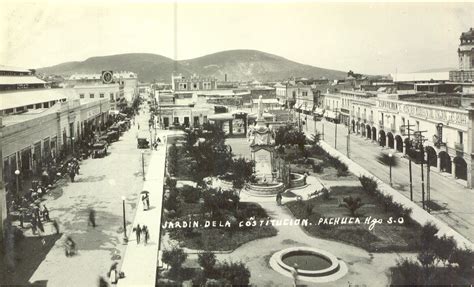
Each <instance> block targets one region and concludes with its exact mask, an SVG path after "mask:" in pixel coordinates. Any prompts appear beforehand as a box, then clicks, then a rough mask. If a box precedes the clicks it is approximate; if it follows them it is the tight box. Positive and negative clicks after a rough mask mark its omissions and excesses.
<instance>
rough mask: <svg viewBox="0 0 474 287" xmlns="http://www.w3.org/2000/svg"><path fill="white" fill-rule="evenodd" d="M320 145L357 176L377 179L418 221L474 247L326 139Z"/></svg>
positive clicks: (458, 241)
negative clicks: (332, 145)
mask: <svg viewBox="0 0 474 287" xmlns="http://www.w3.org/2000/svg"><path fill="white" fill-rule="evenodd" d="M319 145H320V146H321V147H322V148H323V149H324V150H325V151H327V152H328V153H329V154H330V155H332V156H334V157H337V158H339V160H340V161H342V162H343V163H345V164H346V165H347V166H348V167H349V171H351V172H352V173H353V174H355V175H356V176H367V177H372V178H374V179H375V180H376V181H377V184H378V188H379V190H380V191H381V192H382V193H383V194H386V195H391V196H392V198H393V201H395V202H398V203H399V204H402V205H403V206H404V207H405V208H410V209H411V210H412V213H411V218H412V219H413V220H415V221H416V222H418V223H419V224H421V225H424V224H426V223H428V222H431V223H432V224H434V225H435V226H436V227H437V228H438V229H439V232H438V235H441V236H442V235H444V234H445V235H446V236H452V237H453V238H454V240H456V242H457V244H458V247H461V248H462V247H464V246H466V247H468V248H470V249H473V248H474V244H473V243H472V242H471V241H469V240H468V239H467V238H465V237H464V236H462V235H461V234H460V233H458V232H457V231H455V230H453V229H452V228H451V227H449V226H448V225H447V224H446V223H444V222H443V221H441V220H439V219H438V218H436V217H434V216H433V215H431V214H430V213H428V212H427V211H426V210H424V209H423V208H421V207H420V206H418V205H416V204H415V203H414V202H412V201H411V200H410V199H409V198H407V197H405V196H404V195H403V194H401V193H400V192H398V191H397V190H395V189H393V188H392V187H391V186H390V185H388V184H386V183H385V182H383V181H381V180H380V179H379V178H377V177H376V176H374V175H373V174H372V173H370V172H369V171H367V170H366V169H364V168H363V167H361V166H360V165H358V164H357V163H355V162H353V161H352V160H350V159H348V158H347V156H345V155H344V154H342V153H341V152H339V151H337V150H335V149H334V148H333V147H331V146H330V145H328V144H327V143H325V142H324V141H320V142H319Z"/></svg>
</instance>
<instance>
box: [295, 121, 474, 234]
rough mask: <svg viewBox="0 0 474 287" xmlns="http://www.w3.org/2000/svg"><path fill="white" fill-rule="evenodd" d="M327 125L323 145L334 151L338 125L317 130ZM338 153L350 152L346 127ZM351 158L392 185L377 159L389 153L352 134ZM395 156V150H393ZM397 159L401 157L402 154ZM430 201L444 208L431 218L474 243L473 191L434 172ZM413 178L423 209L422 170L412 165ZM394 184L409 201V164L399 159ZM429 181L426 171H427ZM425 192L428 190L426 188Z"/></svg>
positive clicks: (310, 123)
mask: <svg viewBox="0 0 474 287" xmlns="http://www.w3.org/2000/svg"><path fill="white" fill-rule="evenodd" d="M323 125H324V141H325V142H327V143H328V144H330V145H331V146H333V147H334V138H335V125H334V124H333V123H330V122H327V121H322V122H317V123H316V128H317V130H318V131H319V132H322V126H323ZM303 131H305V132H307V133H310V134H311V133H314V122H313V121H308V126H307V127H306V126H305V127H303ZM336 144H337V149H338V150H339V151H341V152H342V153H344V154H346V152H347V128H346V127H345V126H344V125H338V127H337V143H336ZM349 147H350V152H349V155H350V158H351V159H352V160H353V161H355V162H356V163H358V164H360V165H361V166H362V167H364V168H365V169H367V170H368V171H370V172H371V173H372V174H374V175H375V176H377V177H378V178H380V179H381V180H383V181H385V182H387V183H389V182H390V180H389V168H388V167H387V166H385V165H383V164H381V163H379V162H378V161H377V160H376V158H377V156H378V155H379V154H380V153H381V152H382V151H384V152H387V153H388V152H389V149H386V148H385V149H383V148H382V147H380V146H379V145H378V144H377V143H375V142H372V141H371V140H369V139H366V138H364V137H362V136H359V135H356V134H351V136H350V144H349ZM390 151H391V152H393V150H390ZM397 155H399V156H401V153H398V154H397ZM430 174H431V176H430V178H431V200H432V201H435V202H436V203H437V204H438V205H440V206H442V207H444V209H443V210H440V211H432V214H434V215H435V216H437V217H438V218H439V219H441V220H442V221H444V222H445V223H447V224H448V225H449V226H451V227H452V228H453V229H454V230H456V231H457V232H459V233H461V234H462V235H464V236H465V237H466V238H468V239H469V240H470V241H471V242H474V210H473V208H472V207H473V205H472V202H474V191H473V190H471V189H467V188H465V187H464V186H462V185H461V184H460V183H459V182H457V181H456V180H454V179H453V178H452V177H451V176H450V175H447V174H446V173H444V174H440V173H438V172H434V171H433V169H431V173H430ZM412 175H413V198H414V201H415V202H417V204H419V205H420V206H421V205H422V203H421V168H420V166H419V165H415V164H414V163H412ZM392 181H393V183H394V188H396V189H397V190H399V191H400V192H401V193H402V194H403V195H405V196H406V197H409V196H410V187H409V171H408V161H407V160H406V159H402V158H401V159H400V160H399V165H398V166H397V167H394V168H393V169H392ZM425 181H426V168H425ZM425 191H426V188H425Z"/></svg>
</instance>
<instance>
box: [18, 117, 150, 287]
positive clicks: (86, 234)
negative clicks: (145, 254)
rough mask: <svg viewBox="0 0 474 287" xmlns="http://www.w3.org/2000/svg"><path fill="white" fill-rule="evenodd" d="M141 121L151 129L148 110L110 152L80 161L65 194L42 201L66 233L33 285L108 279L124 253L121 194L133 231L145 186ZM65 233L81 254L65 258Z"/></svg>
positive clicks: (93, 283)
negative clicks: (93, 221)
mask: <svg viewBox="0 0 474 287" xmlns="http://www.w3.org/2000/svg"><path fill="white" fill-rule="evenodd" d="M137 122H139V123H140V125H141V126H142V127H147V124H148V114H144V113H143V112H142V113H141V114H140V115H139V116H137V117H136V123H135V126H134V125H132V127H131V129H130V130H128V131H126V132H125V133H124V135H123V136H122V137H121V138H120V140H119V141H118V142H115V143H112V145H111V146H110V147H109V149H108V152H109V155H107V156H106V157H104V158H96V159H90V158H89V159H87V160H84V161H82V162H81V166H80V174H79V175H78V176H77V177H76V182H74V183H71V182H68V183H67V184H66V185H65V186H64V187H63V188H62V194H59V196H58V197H57V198H55V197H51V198H49V199H48V200H47V201H45V202H44V203H45V204H46V205H47V207H48V208H49V210H50V215H51V218H52V219H56V220H57V221H58V223H59V228H60V232H61V233H62V237H61V238H60V239H59V240H57V241H56V243H55V244H54V246H53V247H52V249H51V250H50V251H49V253H48V254H47V255H46V257H45V259H44V260H43V261H42V262H41V264H40V265H39V266H38V268H37V269H36V271H35V272H34V274H33V276H32V277H31V278H30V279H29V281H30V282H31V283H34V282H38V283H40V284H44V283H46V284H47V285H48V286H97V282H98V278H99V276H104V277H106V273H107V271H108V270H109V267H110V265H111V264H112V263H113V262H114V261H113V259H115V260H120V258H121V257H122V256H123V254H124V251H125V247H126V245H123V215H122V197H125V202H126V206H125V209H126V220H127V225H128V226H127V230H128V231H129V232H130V230H131V222H133V219H134V216H135V210H136V207H137V202H138V201H139V199H138V195H139V193H140V191H141V189H142V186H143V179H142V158H141V154H140V150H138V149H137V146H136V131H137ZM149 153H150V151H149V150H146V151H145V154H144V159H145V168H146V164H147V161H148V155H149ZM91 209H94V210H95V212H96V223H97V226H96V227H95V228H94V227H92V226H89V225H88V220H89V211H90V210H91ZM66 236H71V238H73V240H74V241H75V242H76V244H77V249H78V254H77V255H75V256H72V257H66V256H65V252H64V245H63V244H64V241H65V238H66ZM25 260H27V259H25ZM25 279H27V278H25ZM46 284H45V285H46Z"/></svg>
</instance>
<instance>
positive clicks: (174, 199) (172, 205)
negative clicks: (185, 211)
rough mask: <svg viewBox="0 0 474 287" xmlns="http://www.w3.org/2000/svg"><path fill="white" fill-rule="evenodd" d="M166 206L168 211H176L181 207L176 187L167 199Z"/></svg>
mask: <svg viewBox="0 0 474 287" xmlns="http://www.w3.org/2000/svg"><path fill="white" fill-rule="evenodd" d="M164 207H165V208H166V209H167V210H168V211H171V210H173V211H175V212H177V211H178V208H179V200H178V192H177V191H176V190H175V189H171V190H170V192H169V194H168V197H167V198H166V199H165V202H164Z"/></svg>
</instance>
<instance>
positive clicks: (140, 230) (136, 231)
mask: <svg viewBox="0 0 474 287" xmlns="http://www.w3.org/2000/svg"><path fill="white" fill-rule="evenodd" d="M140 233H142V229H141V228H140V224H137V227H135V235H136V236H137V244H140Z"/></svg>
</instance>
